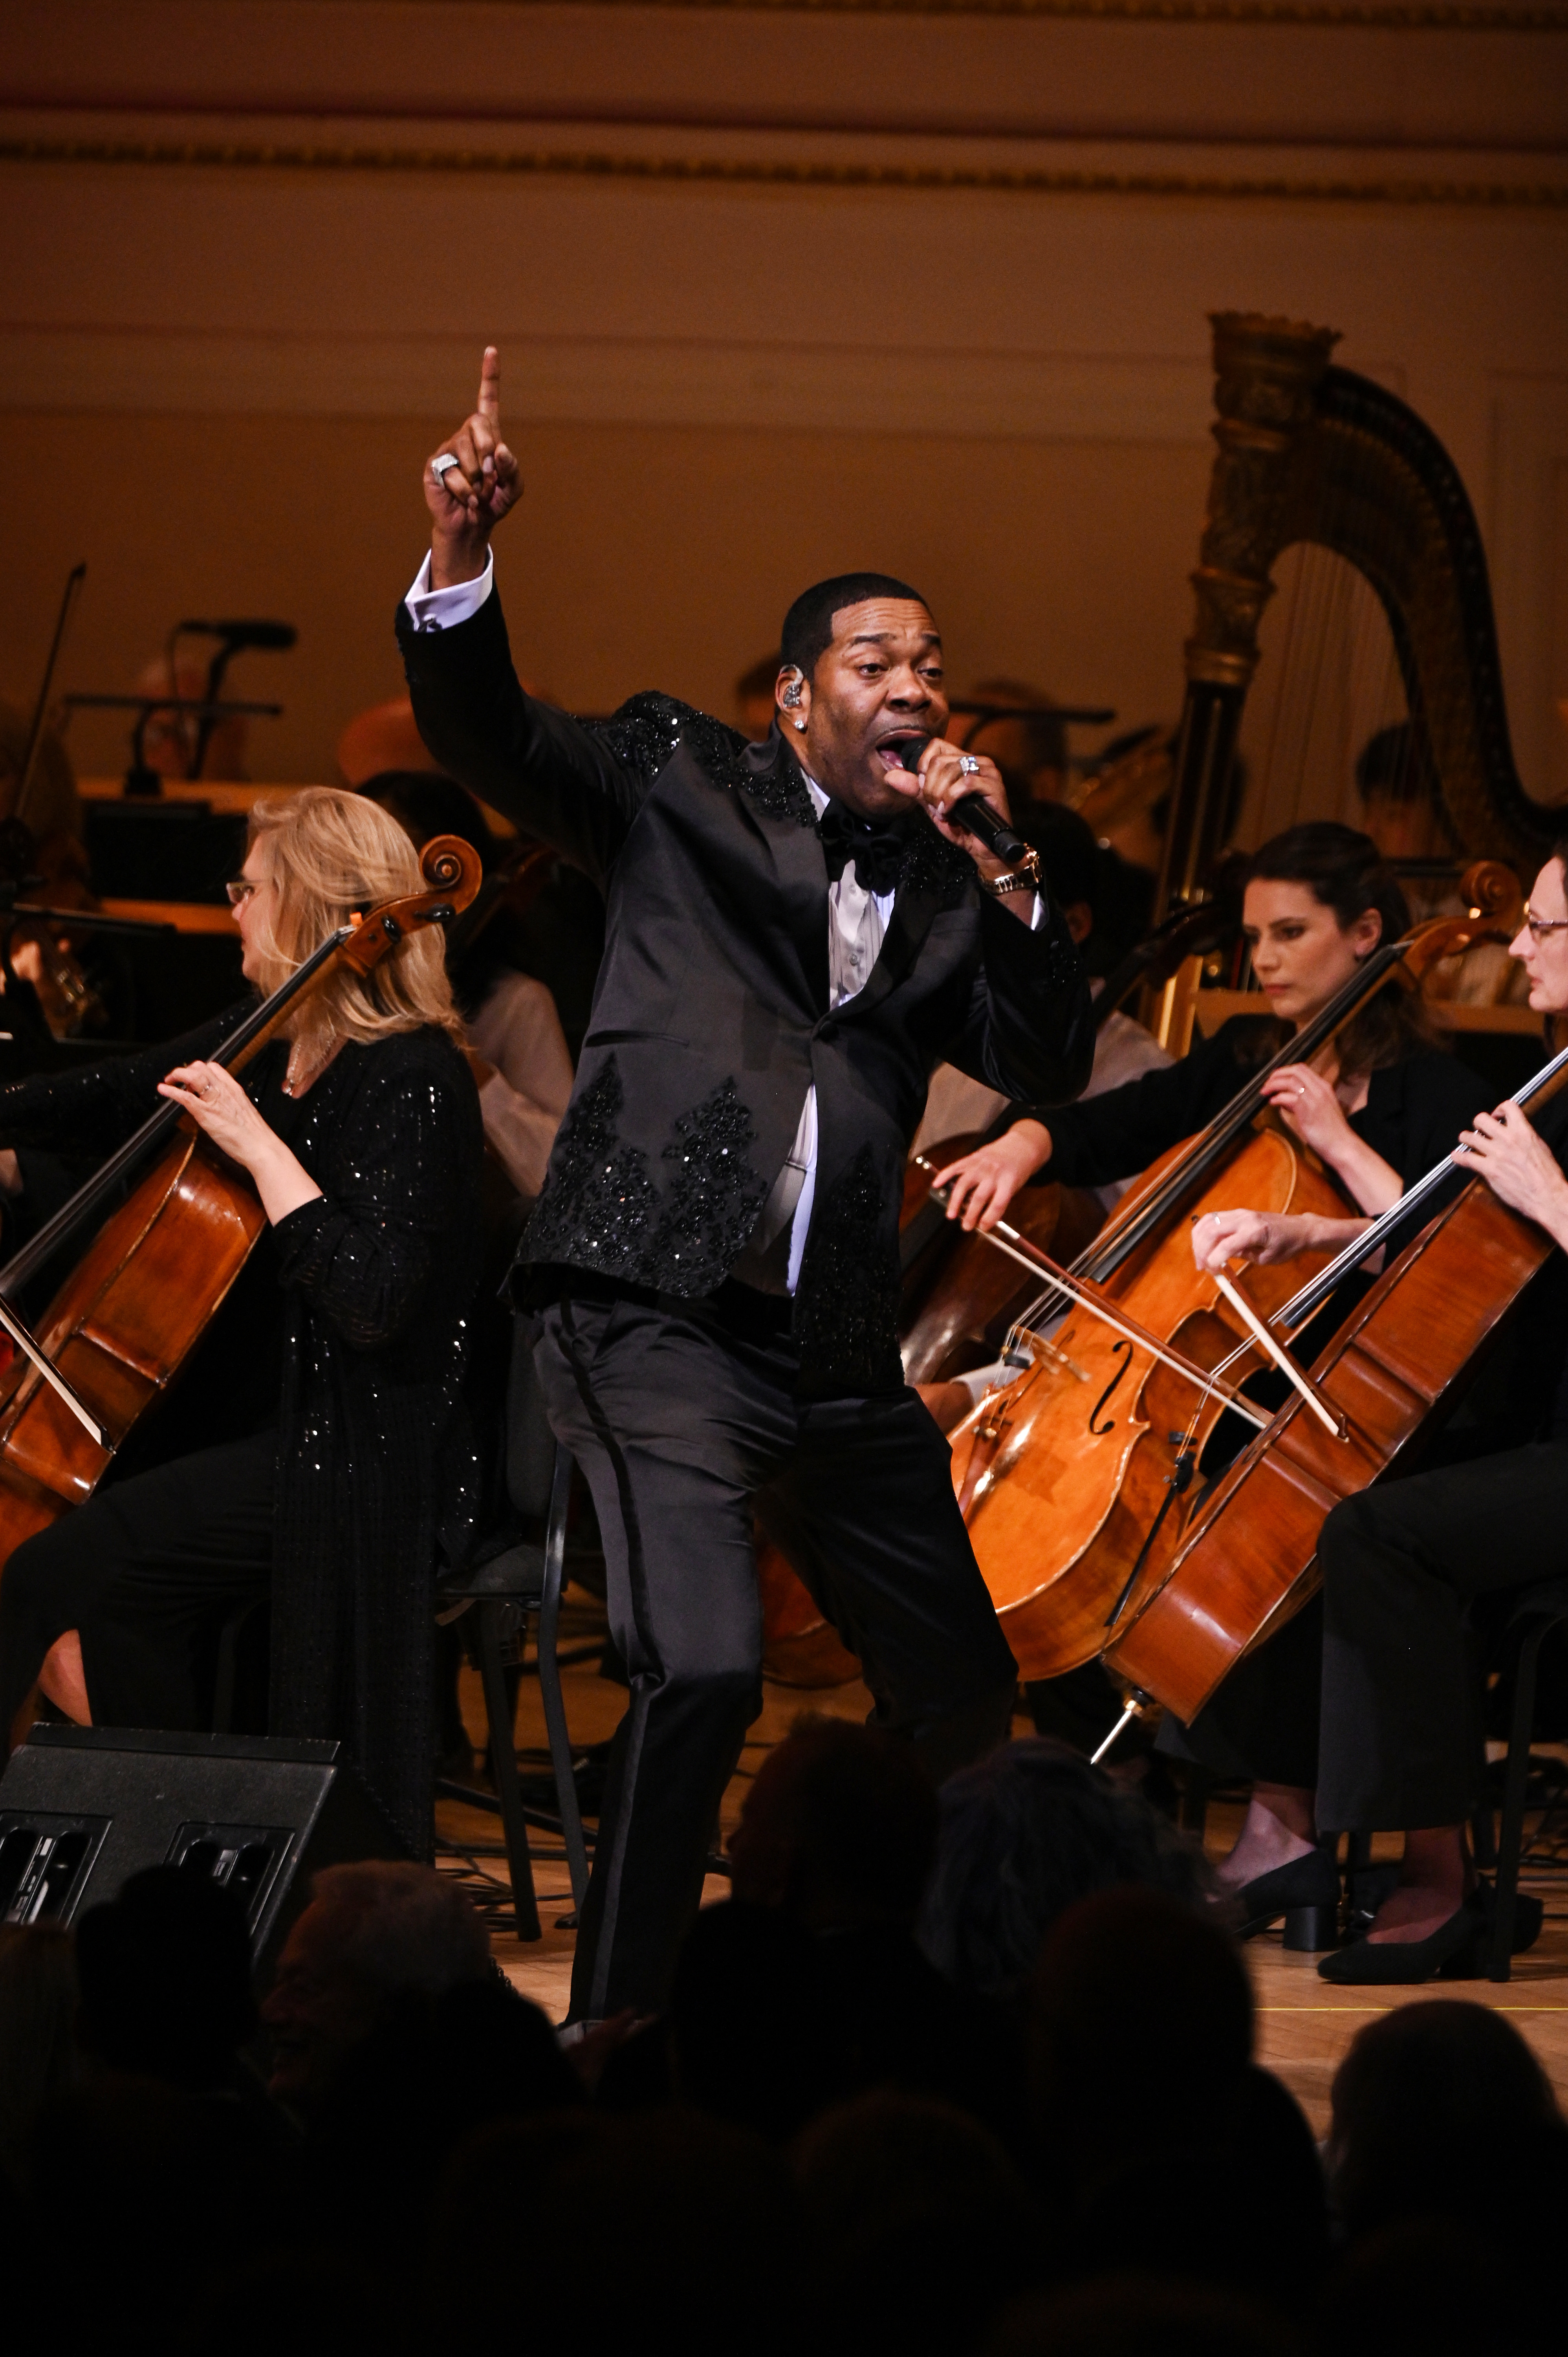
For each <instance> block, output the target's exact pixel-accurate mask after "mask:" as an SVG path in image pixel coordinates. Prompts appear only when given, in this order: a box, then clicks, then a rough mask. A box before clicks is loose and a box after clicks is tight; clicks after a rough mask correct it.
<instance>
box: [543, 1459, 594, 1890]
mask: <svg viewBox="0 0 1568 2357" xmlns="http://www.w3.org/2000/svg"><path fill="white" fill-rule="evenodd" d="M571 1491H572V1458H571V1455H570V1452H569V1451H568V1450H567V1449H565V1448H562V1447H560V1446H559V1445H557V1447H556V1450H555V1474H554V1479H553V1481H552V1483H551V1489H550V1523H549V1527H548V1529H547V1530H546V1532H545V1535H544V1592H543V1596H542V1600H541V1603H540V1608H539V1695H540V1700H541V1701H542V1704H543V1706H544V1726H545V1730H546V1732H547V1733H548V1735H549V1738H550V1762H551V1766H552V1767H553V1769H554V1771H555V1795H556V1799H557V1801H558V1803H559V1804H560V1810H561V1834H562V1838H563V1840H564V1844H565V1849H566V1868H567V1872H568V1873H569V1874H570V1876H571V1878H572V1904H573V1907H574V1908H575V1910H576V1911H577V1912H578V1913H579V1914H581V1912H582V1908H583V1900H584V1899H585V1897H586V1895H587V1889H588V1854H587V1848H586V1846H585V1843H584V1840H583V1817H582V1812H581V1810H580V1809H579V1808H578V1806H577V1786H576V1781H575V1778H574V1776H573V1774H572V1741H571V1737H570V1735H569V1733H568V1731H567V1727H566V1702H565V1697H564V1695H563V1693H562V1691H561V1665H560V1662H559V1661H558V1659H557V1656H556V1641H557V1632H558V1631H559V1628H560V1623H561V1588H562V1584H563V1583H562V1569H563V1564H564V1557H565V1553H566V1505H567V1501H568V1499H569V1497H570V1496H571Z"/></svg>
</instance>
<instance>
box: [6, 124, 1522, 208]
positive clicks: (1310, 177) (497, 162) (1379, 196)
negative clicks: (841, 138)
mask: <svg viewBox="0 0 1568 2357" xmlns="http://www.w3.org/2000/svg"><path fill="white" fill-rule="evenodd" d="M1532 160H1533V162H1534V169H1533V171H1532V170H1529V169H1526V170H1523V171H1521V172H1520V176H1519V177H1518V178H1514V177H1508V178H1503V177H1501V176H1493V177H1489V178H1488V177H1487V176H1486V175H1485V174H1483V173H1477V174H1476V175H1475V177H1469V176H1466V175H1464V174H1462V173H1454V172H1450V173H1445V174H1444V175H1443V176H1442V177H1425V176H1423V175H1421V174H1418V173H1401V172H1399V171H1382V172H1370V173H1369V172H1365V171H1359V170H1357V169H1355V168H1353V167H1347V168H1346V169H1345V170H1344V171H1343V172H1342V173H1333V174H1329V175H1324V174H1323V173H1321V172H1317V173H1314V172H1312V171H1310V170H1308V171H1305V172H1303V173H1301V174H1299V175H1298V174H1294V173H1292V172H1291V171H1290V170H1289V169H1288V168H1286V167H1283V164H1282V166H1281V167H1280V168H1279V169H1278V170H1275V171H1258V170H1251V171H1248V170H1244V169H1238V170H1236V171H1233V172H1228V171H1226V170H1224V169H1222V168H1220V169H1214V170H1208V171H1198V170H1193V171H1179V170H1178V171H1155V170H1144V171H1136V170H1121V171H1113V170H1093V169H1086V168H1083V167H1074V166H1069V165H1063V166H1055V165H1049V164H1041V165H993V164H980V163H961V162H956V161H955V162H952V163H939V162H929V161H914V160H911V161H908V162H898V161H894V160H891V159H888V158H885V157H880V158H876V159H871V158H865V159H860V160H856V159H854V158H851V157H849V156H842V157H826V156H782V155H776V154H775V155H752V156H738V155H727V156H726V155H718V154H711V155H686V156H677V155H671V154H668V153H664V154H659V153H652V154H650V153H640V152H638V151H636V150H627V149H622V150H615V149H611V148H605V149H602V150H598V151H596V150H594V149H591V148H586V147H584V148H549V147H522V146H520V147H516V148H496V147H491V148H479V147H460V146H399V145H359V144H356V143H335V142H328V141H322V142H321V143H319V144H313V143H309V142H305V141H283V140H280V141H277V142H275V143H274V142H272V141H267V140H260V139H201V138H191V139H178V138H174V139H169V138H135V137H127V138H72V137H70V136H59V135H53V136H49V137H37V138H33V137H27V136H22V137H16V136H12V137H8V138H5V139H0V164H30V165H75V166H111V167H124V166H136V167H156V168H160V169H189V168H199V169H205V170H222V171H244V172H368V173H371V172H373V173H446V174H448V175H453V176H457V177H462V176H468V177H472V178H485V177H493V176H497V175H505V176H512V177H516V178H570V179H584V178H586V179H602V180H617V179H631V180H642V181H665V182H671V181H673V182H683V183H686V184H688V185H690V184H693V183H697V182H704V181H705V182H718V183H725V184H729V185H732V186H746V185H750V186H753V187H770V188H887V189H898V188H908V189H917V190H934V191H954V192H961V191H966V190H978V191H983V192H985V193H988V194H993V195H1004V196H1024V197H1027V196H1036V197H1045V196H1072V197H1186V198H1193V197H1197V198H1205V197H1208V198H1215V197H1219V198H1231V199H1248V200H1252V201H1256V200H1259V199H1262V200H1268V199H1288V200H1293V201H1296V202H1300V201H1305V202H1309V203H1313V204H1359V205H1366V204H1393V205H1446V206H1466V207H1474V206H1480V207H1486V208H1492V209H1498V208H1508V209H1523V210H1541V209H1545V210H1561V209H1563V208H1565V207H1568V162H1565V163H1564V164H1563V166H1560V167H1558V168H1557V169H1556V170H1555V171H1553V170H1552V169H1551V167H1550V166H1548V165H1547V163H1546V159H1532ZM1555 161H1556V159H1552V162H1553V163H1555Z"/></svg>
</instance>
